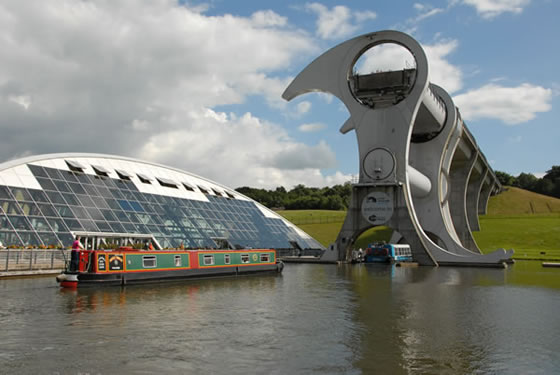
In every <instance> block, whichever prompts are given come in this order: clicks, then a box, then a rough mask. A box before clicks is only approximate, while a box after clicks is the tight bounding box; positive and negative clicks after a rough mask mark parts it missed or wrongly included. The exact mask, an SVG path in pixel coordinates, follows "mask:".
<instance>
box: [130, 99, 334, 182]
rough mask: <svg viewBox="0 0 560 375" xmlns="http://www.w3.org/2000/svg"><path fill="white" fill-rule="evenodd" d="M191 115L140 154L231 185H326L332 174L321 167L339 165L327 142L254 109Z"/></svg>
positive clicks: (143, 148)
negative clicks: (303, 136) (295, 132)
mask: <svg viewBox="0 0 560 375" xmlns="http://www.w3.org/2000/svg"><path fill="white" fill-rule="evenodd" d="M186 117H188V120H189V121H188V124H189V125H188V126H187V127H185V129H177V130H175V131H172V132H165V133H161V134H154V135H152V136H151V137H150V140H149V142H147V143H146V144H145V145H143V147H141V148H140V149H138V150H137V153H138V155H139V156H141V157H142V158H147V159H149V160H152V161H155V162H158V163H162V164H166V165H173V166H177V167H179V168H183V169H186V170H188V171H190V172H193V173H196V174H199V175H201V176H204V177H208V178H210V179H213V180H215V181H218V182H221V181H227V182H228V183H227V184H228V185H229V186H232V187H238V186H247V185H250V186H262V187H268V188H272V187H275V186H281V185H282V186H293V185H297V184H299V183H303V184H306V185H308V186H317V185H320V186H325V184H328V181H330V180H331V179H332V178H333V177H332V176H330V177H329V176H323V175H322V174H321V171H320V170H321V169H323V168H331V167H334V166H335V165H336V158H335V155H334V152H333V151H332V150H331V149H330V147H329V146H328V145H327V144H326V143H324V142H320V143H319V144H317V145H315V146H307V145H305V144H302V143H298V142H295V141H294V140H292V139H291V138H290V137H288V135H287V133H286V132H285V131H284V130H283V129H281V128H279V127H277V126H276V125H274V124H272V123H268V122H265V121H262V120H260V119H259V118H256V117H254V116H253V115H251V114H250V113H245V114H244V115H243V116H241V117H237V116H235V115H231V114H229V115H228V114H226V113H219V112H215V111H213V110H209V109H207V110H205V111H201V112H191V113H189V114H188V115H186ZM247 140H250V147H248V142H247Z"/></svg>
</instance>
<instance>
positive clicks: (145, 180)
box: [136, 173, 153, 184]
mask: <svg viewBox="0 0 560 375" xmlns="http://www.w3.org/2000/svg"><path fill="white" fill-rule="evenodd" d="M136 175H137V176H138V178H139V179H140V181H141V182H143V183H145V184H151V183H152V181H153V179H152V178H150V176H146V175H145V174H142V173H137V174H136Z"/></svg>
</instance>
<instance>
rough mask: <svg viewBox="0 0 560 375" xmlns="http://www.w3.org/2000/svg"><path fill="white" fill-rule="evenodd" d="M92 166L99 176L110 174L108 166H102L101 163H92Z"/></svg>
mask: <svg viewBox="0 0 560 375" xmlns="http://www.w3.org/2000/svg"><path fill="white" fill-rule="evenodd" d="M91 167H92V168H93V170H94V171H95V173H96V174H97V175H98V176H105V177H108V176H109V172H110V171H109V170H108V169H107V168H105V167H102V166H100V165H92V166H91Z"/></svg>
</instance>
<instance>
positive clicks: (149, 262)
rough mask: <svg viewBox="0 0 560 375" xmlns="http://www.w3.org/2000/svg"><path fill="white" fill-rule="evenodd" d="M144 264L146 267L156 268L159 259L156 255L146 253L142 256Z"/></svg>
mask: <svg viewBox="0 0 560 375" xmlns="http://www.w3.org/2000/svg"><path fill="white" fill-rule="evenodd" d="M142 265H143V266H144V268H155V267H156V266H157V259H156V256H155V255H144V256H143V257H142Z"/></svg>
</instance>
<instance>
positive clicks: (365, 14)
mask: <svg viewBox="0 0 560 375" xmlns="http://www.w3.org/2000/svg"><path fill="white" fill-rule="evenodd" d="M354 17H355V18H356V22H358V23H362V22H366V21H370V20H374V19H376V18H377V13H375V12H372V11H371V10H364V11H360V12H354Z"/></svg>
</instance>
